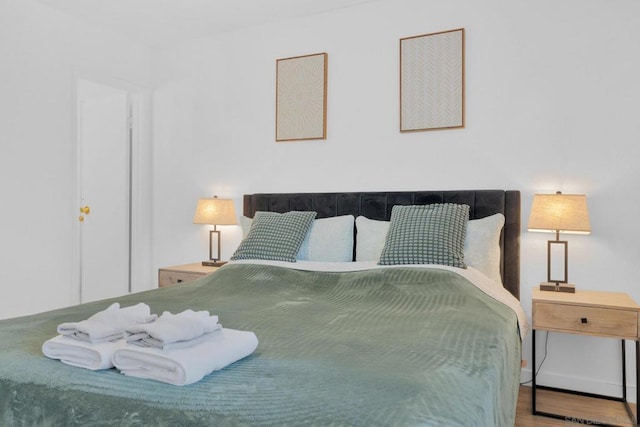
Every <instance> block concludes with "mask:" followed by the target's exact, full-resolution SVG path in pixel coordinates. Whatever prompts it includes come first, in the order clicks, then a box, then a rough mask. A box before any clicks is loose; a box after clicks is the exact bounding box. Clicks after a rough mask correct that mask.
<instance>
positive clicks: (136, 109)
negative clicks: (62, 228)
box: [70, 68, 153, 303]
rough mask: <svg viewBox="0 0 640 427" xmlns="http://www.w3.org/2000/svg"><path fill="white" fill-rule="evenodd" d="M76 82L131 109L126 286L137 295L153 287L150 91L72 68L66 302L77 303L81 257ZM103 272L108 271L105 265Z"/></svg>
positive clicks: (112, 78)
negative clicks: (101, 89)
mask: <svg viewBox="0 0 640 427" xmlns="http://www.w3.org/2000/svg"><path fill="white" fill-rule="evenodd" d="M79 80H88V81H92V82H95V83H99V84H103V85H107V86H111V87H113V88H115V89H119V90H124V91H125V92H127V93H128V96H129V98H130V105H131V129H132V130H131V145H132V146H131V153H130V160H129V161H130V162H131V175H130V177H129V178H130V180H131V192H130V212H131V219H130V239H131V245H130V282H131V285H130V286H131V291H132V292H139V291H143V290H147V289H151V288H152V287H153V282H152V274H151V156H152V150H151V91H150V90H149V89H148V88H146V87H144V86H142V85H138V84H135V83H132V82H130V81H128V80H126V79H123V78H121V77H118V76H117V75H116V74H115V73H114V74H112V73H105V72H104V71H96V70H90V69H81V68H76V69H75V70H74V72H73V76H72V82H71V86H72V91H71V93H72V99H71V102H72V104H73V106H72V112H73V113H72V141H73V145H74V149H73V150H72V151H73V165H74V167H75V172H74V175H73V183H72V185H73V196H72V203H73V206H72V212H75V213H76V215H74V216H73V218H71V220H72V221H73V222H74V226H73V227H72V230H74V236H73V242H74V243H73V253H72V257H71V268H72V270H71V272H72V276H71V282H72V285H71V286H70V293H71V294H70V301H72V303H79V302H80V296H81V292H82V290H81V288H80V285H81V271H80V267H81V261H80V259H81V253H80V225H81V224H80V222H79V221H78V215H79V207H80V205H79V201H80V199H81V189H80V179H79V177H80V135H79V133H78V126H79V123H78V114H79V111H78V102H77V101H78V92H77V85H78V81H79ZM105 268H109V265H108V262H105Z"/></svg>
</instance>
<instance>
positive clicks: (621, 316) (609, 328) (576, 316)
mask: <svg viewBox="0 0 640 427" xmlns="http://www.w3.org/2000/svg"><path fill="white" fill-rule="evenodd" d="M533 310H534V313H535V314H534V316H533V318H534V322H533V327H534V329H545V330H551V331H558V332H569V333H571V332H574V333H579V334H593V335H604V336H612V337H636V336H637V335H638V312H637V311H632V310H617V309H609V308H597V307H583V306H577V305H567V304H550V303H544V302H536V303H534V305H533Z"/></svg>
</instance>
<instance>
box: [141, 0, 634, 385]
mask: <svg viewBox="0 0 640 427" xmlns="http://www.w3.org/2000/svg"><path fill="white" fill-rule="evenodd" d="M639 17H640V3H639V2H637V1H635V0H617V1H615V2H610V1H605V0H565V1H562V2H557V1H552V0H542V1H536V2H528V1H522V0H519V1H512V0H490V1H483V2H477V1H475V0H453V1H435V0H432V1H424V0H401V1H398V0H380V1H378V2H374V3H371V4H366V5H363V6H359V7H355V8H347V9H343V10H340V11H337V12H332V13H326V14H322V15H318V16H314V17H310V18H302V19H297V20H293V21H283V22H279V23H276V24H271V25H266V26H262V27H257V28H253V29H246V30H242V31H237V32H233V33H227V34H224V35H221V36H218V37H212V38H206V39H202V40H198V41H195V42H192V43H188V44H186V45H184V46H179V47H175V46H174V47H166V48H164V49H159V50H156V52H155V55H154V63H153V68H154V75H155V78H156V85H157V91H156V92H155V95H154V115H155V118H154V136H155V141H154V144H155V146H154V185H155V190H154V217H153V220H154V225H153V230H154V233H153V234H154V239H155V240H154V258H153V264H154V266H155V267H160V266H165V265H172V264H179V263H186V262H195V261H198V260H200V259H203V258H204V257H206V255H207V233H206V231H205V230H204V227H203V226H197V225H193V224H192V223H191V221H192V217H193V213H194V209H195V204H196V200H197V199H198V198H199V197H204V196H211V195H212V194H218V195H219V196H228V197H233V198H235V200H236V207H237V209H238V210H239V213H240V212H241V195H242V194H243V193H250V192H286V191H350V190H353V191H356V190H424V189H431V190H434V189H461V188H466V189H468V188H505V189H519V190H521V191H522V200H523V206H522V207H523V235H522V298H521V300H522V304H523V306H524V308H525V310H526V311H527V312H528V313H530V310H531V304H530V294H531V291H530V290H531V288H532V287H533V286H536V285H537V284H538V283H539V282H540V281H541V280H542V279H544V278H545V277H546V265H545V260H546V258H545V257H546V240H547V239H549V238H552V236H551V235H549V236H547V235H543V234H536V233H527V232H526V222H527V218H528V215H529V209H530V205H531V198H532V195H533V194H534V193H535V192H555V191H556V190H561V191H563V192H565V193H572V192H576V193H586V194H587V195H588V197H589V208H590V214H591V221H592V228H593V233H592V235H590V236H570V237H569V242H570V243H569V246H570V250H569V255H570V266H569V268H570V271H569V274H570V280H571V281H572V282H574V283H576V284H577V286H578V287H579V288H582V289H608V290H615V291H623V292H628V293H629V294H631V295H632V296H633V297H634V298H635V299H636V300H637V301H640V287H638V286H637V284H636V278H637V277H638V276H639V275H640V263H638V262H637V260H638V259H640V249H639V245H638V244H637V242H638V241H639V238H640V232H638V230H637V228H636V227H634V224H635V222H636V216H637V212H638V211H640V192H639V191H638V190H639V188H638V182H640V168H639V167H638V158H640V120H638V108H637V103H638V100H639V99H640V79H638V77H637V76H638V75H640V59H639V57H638V55H637V54H636V52H637V48H638V45H639V44H640V43H639V42H640V18H639ZM460 27H464V28H465V30H466V102H467V105H466V118H467V123H466V128H465V129H462V130H447V131H434V132H417V133H409V134H400V133H399V132H398V96H399V95H398V44H399V41H398V40H399V38H401V37H405V36H411V35H417V34H423V33H428V32H436V31H441V30H447V29H454V28H460ZM317 52H327V53H328V54H329V88H328V138H327V140H326V141H307V142H294V143H275V142H274V122H275V111H274V109H275V108H274V105H275V99H274V97H275V96H274V94H275V61H276V59H278V58H285V57H290V56H296V55H303V54H311V53H317ZM239 238H240V232H239V230H238V229H237V228H236V227H226V228H225V229H224V231H223V258H228V257H229V256H230V254H231V253H232V251H233V250H234V248H235V245H236V244H237V242H238V240H239ZM549 341H550V342H549V357H548V359H547V361H546V362H545V366H544V370H543V372H542V375H541V377H540V380H541V381H544V382H547V383H554V384H556V385H558V384H560V385H564V386H570V385H579V386H581V387H584V388H586V389H588V390H591V391H599V392H607V393H608V392H611V393H617V392H618V390H617V389H616V388H612V387H613V386H614V385H617V384H620V380H619V368H620V362H619V357H618V351H619V343H618V342H617V341H614V340H608V339H597V338H586V337H571V336H563V335H553V336H552V337H551V338H550V340H549ZM542 347H543V346H542V345H540V346H539V348H540V350H541V353H540V356H542ZM524 352H525V353H524V358H525V359H529V356H530V338H528V339H527V341H526V342H525V346H524ZM540 359H541V357H540V358H539V359H538V360H540ZM528 377H529V370H528V369H525V371H524V373H523V378H526V379H528Z"/></svg>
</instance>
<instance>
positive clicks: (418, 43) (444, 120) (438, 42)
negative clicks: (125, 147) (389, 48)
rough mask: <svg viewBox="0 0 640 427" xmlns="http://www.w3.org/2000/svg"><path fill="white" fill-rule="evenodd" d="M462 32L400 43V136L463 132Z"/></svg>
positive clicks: (420, 37)
mask: <svg viewBox="0 0 640 427" xmlns="http://www.w3.org/2000/svg"><path fill="white" fill-rule="evenodd" d="M464 86H465V85H464V28H458V29H455V30H448V31H440V32H437V33H430V34H422V35H418V36H412V37H405V38H401V39H400V132H415V131H427V130H437V129H454V128H464V120H465V116H464V107H465V97H464V91H465V90H464Z"/></svg>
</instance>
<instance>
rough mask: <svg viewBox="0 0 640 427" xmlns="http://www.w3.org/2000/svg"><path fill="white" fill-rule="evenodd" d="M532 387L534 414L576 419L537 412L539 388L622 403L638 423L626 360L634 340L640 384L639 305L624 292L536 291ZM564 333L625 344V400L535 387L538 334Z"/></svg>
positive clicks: (638, 395)
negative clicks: (629, 396) (630, 397)
mask: <svg viewBox="0 0 640 427" xmlns="http://www.w3.org/2000/svg"><path fill="white" fill-rule="evenodd" d="M532 306H533V307H532V308H533V310H532V320H533V328H532V350H531V364H532V371H533V377H532V386H533V389H532V391H531V408H532V412H533V414H534V415H543V416H547V417H551V418H557V419H561V420H567V419H569V418H570V419H571V420H573V421H578V420H576V419H575V418H573V417H567V416H565V415H559V414H552V413H548V412H541V411H537V410H536V389H542V390H552V391H558V392H563V393H571V394H578V395H581V396H588V397H595V398H599V399H607V400H614V401H617V402H623V403H624V405H625V407H626V408H627V412H628V413H629V417H630V418H631V419H632V421H634V422H638V421H639V420H636V417H635V416H634V414H633V411H632V410H631V407H630V406H629V403H628V402H627V372H626V360H625V340H633V341H635V346H636V357H635V368H636V384H640V372H638V365H639V363H638V359H639V358H640V346H639V343H638V339H639V337H640V335H639V334H638V327H639V323H638V318H639V315H638V314H639V312H640V306H639V305H638V304H636V302H635V301H634V300H633V299H631V297H629V295H627V294H625V293H622V292H599V291H581V290H576V293H574V294H571V293H563V292H549V291H541V290H540V289H538V288H534V290H533V298H532ZM537 330H542V331H550V332H561V333H567V334H580V335H592V336H598V337H608V338H617V339H620V340H621V342H622V397H614V396H604V395H600V394H593V393H584V392H579V391H574V390H566V389H559V388H555V387H547V386H542V385H537V384H536V331H537ZM636 401H637V402H638V404H640V387H636ZM578 422H581V423H586V424H594V423H595V421H591V420H581V421H578ZM600 424H601V423H600ZM637 425H640V423H638V424H637Z"/></svg>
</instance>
